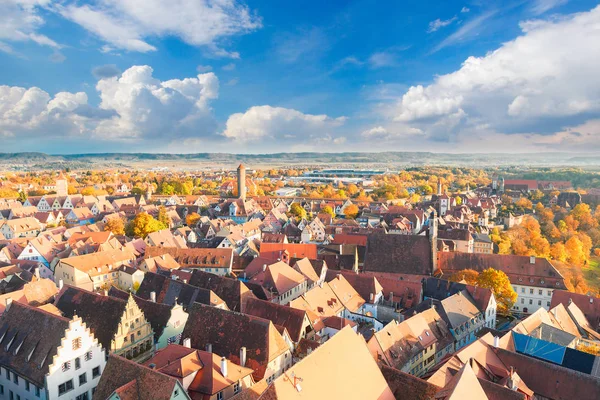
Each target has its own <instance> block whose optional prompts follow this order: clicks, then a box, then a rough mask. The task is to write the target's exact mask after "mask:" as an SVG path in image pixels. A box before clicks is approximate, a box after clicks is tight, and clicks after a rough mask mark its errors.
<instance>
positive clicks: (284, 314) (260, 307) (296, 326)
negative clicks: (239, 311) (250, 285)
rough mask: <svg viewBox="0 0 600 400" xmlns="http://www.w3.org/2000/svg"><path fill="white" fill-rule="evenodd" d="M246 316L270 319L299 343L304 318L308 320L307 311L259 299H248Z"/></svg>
mask: <svg viewBox="0 0 600 400" xmlns="http://www.w3.org/2000/svg"><path fill="white" fill-rule="evenodd" d="M245 313H246V314H249V315H254V316H256V317H260V318H264V319H268V320H269V321H271V322H273V324H275V325H280V326H283V327H285V328H286V329H287V331H288V333H289V334H290V336H291V338H292V341H294V342H296V343H298V342H299V341H300V338H301V337H302V324H303V323H304V318H307V319H308V316H307V315H306V311H305V310H299V309H296V308H292V307H287V306H282V305H280V304H276V303H271V302H270V301H264V300H259V299H248V303H247V304H246V310H245Z"/></svg>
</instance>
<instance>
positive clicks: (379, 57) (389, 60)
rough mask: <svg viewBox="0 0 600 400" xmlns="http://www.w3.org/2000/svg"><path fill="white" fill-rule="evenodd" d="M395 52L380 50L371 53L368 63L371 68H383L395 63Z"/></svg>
mask: <svg viewBox="0 0 600 400" xmlns="http://www.w3.org/2000/svg"><path fill="white" fill-rule="evenodd" d="M397 63H398V61H397V59H396V54H395V53H393V52H390V51H380V52H376V53H373V54H371V56H370V57H369V65H370V66H371V68H384V67H392V66H394V65H397Z"/></svg>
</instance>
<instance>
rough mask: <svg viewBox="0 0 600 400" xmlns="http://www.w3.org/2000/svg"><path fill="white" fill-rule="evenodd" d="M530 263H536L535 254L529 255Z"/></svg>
mask: <svg viewBox="0 0 600 400" xmlns="http://www.w3.org/2000/svg"><path fill="white" fill-rule="evenodd" d="M529 263H530V264H535V256H531V257H529Z"/></svg>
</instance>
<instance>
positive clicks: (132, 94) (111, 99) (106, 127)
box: [95, 65, 219, 139]
mask: <svg viewBox="0 0 600 400" xmlns="http://www.w3.org/2000/svg"><path fill="white" fill-rule="evenodd" d="M152 73H153V70H152V68H151V67H149V66H147V65H143V66H134V67H131V68H129V69H128V70H126V71H125V72H123V74H122V75H121V76H120V77H112V78H107V79H102V80H100V81H99V82H98V84H97V85H96V89H97V90H98V92H99V93H100V99H101V102H100V108H101V109H105V110H115V112H116V113H117V114H118V117H114V118H111V119H109V120H103V121H102V122H100V124H99V125H98V126H97V128H96V130H95V132H96V134H97V135H99V136H101V137H106V138H122V139H131V138H138V137H147V138H156V137H164V138H167V139H169V138H175V137H178V136H189V135H192V134H201V133H202V132H199V131H197V130H198V129H200V127H201V126H202V125H203V124H206V123H207V122H210V117H211V116H210V109H209V107H208V102H209V101H210V100H212V99H215V98H217V97H218V91H219V80H218V79H217V77H216V75H215V74H214V73H212V72H209V73H206V74H200V75H198V76H197V77H196V78H185V79H182V80H180V79H171V80H168V81H165V82H161V81H159V80H158V79H156V78H154V77H153V76H152ZM204 134H206V132H205V133H204Z"/></svg>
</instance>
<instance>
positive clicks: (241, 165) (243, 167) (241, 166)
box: [238, 164, 246, 169]
mask: <svg viewBox="0 0 600 400" xmlns="http://www.w3.org/2000/svg"><path fill="white" fill-rule="evenodd" d="M238 169H246V167H245V166H244V164H240V166H239V167H238Z"/></svg>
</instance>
